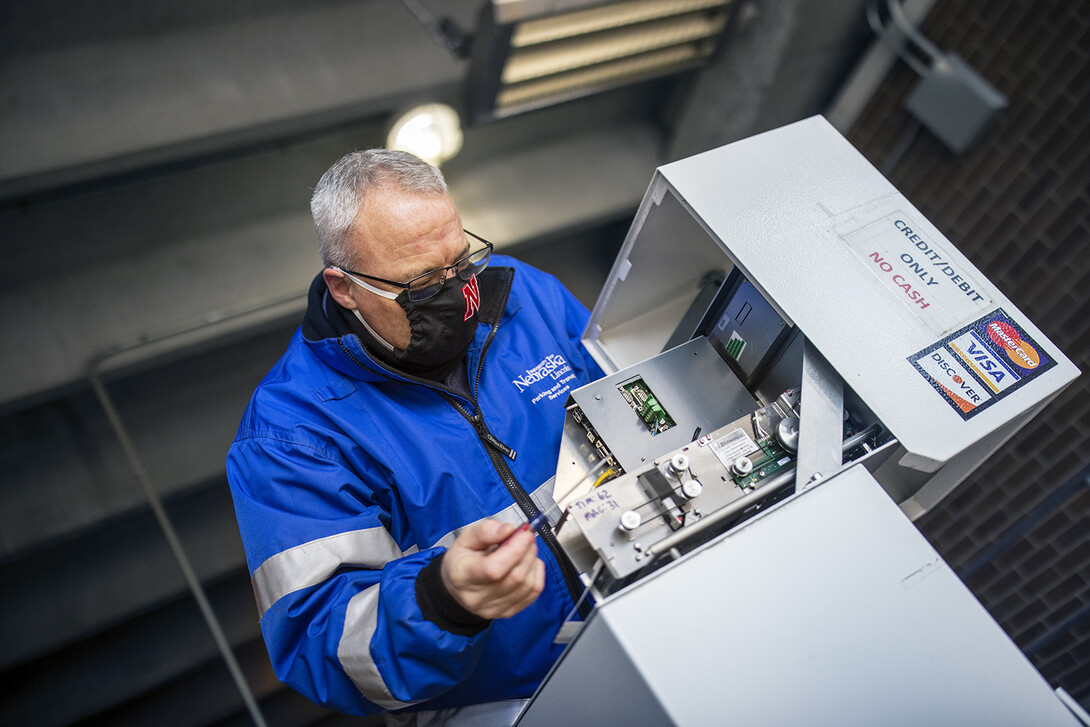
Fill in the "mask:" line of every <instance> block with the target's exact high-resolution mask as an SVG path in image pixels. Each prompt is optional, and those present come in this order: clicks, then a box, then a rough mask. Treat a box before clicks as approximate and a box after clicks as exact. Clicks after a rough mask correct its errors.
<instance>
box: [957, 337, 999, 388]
mask: <svg viewBox="0 0 1090 727" xmlns="http://www.w3.org/2000/svg"><path fill="white" fill-rule="evenodd" d="M965 353H967V354H968V355H969V358H971V359H972V360H973V361H975V362H976V365H977V366H978V367H979V368H980V370H981V371H983V372H984V373H985V374H987V375H988V376H991V377H992V378H993V379H995V383H996V384H1001V383H1002V382H1003V380H1004V379H1005V378H1007V372H1006V371H1005V370H1004V369H1003V367H1002V366H1000V365H999V364H998V363H997V362H996V360H995V359H994V358H992V354H991V352H990V351H988V349H986V348H984V347H983V346H978V345H977V343H976V341H969V346H968V347H967V348H966V350H965Z"/></svg>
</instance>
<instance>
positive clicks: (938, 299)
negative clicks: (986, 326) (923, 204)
mask: <svg viewBox="0 0 1090 727" xmlns="http://www.w3.org/2000/svg"><path fill="white" fill-rule="evenodd" d="M887 209H888V208H887ZM859 222H860V220H859V219H858V218H853V219H852V220H851V221H850V222H845V223H844V225H843V226H837V227H836V228H835V230H836V234H837V235H838V236H839V237H840V239H841V240H843V241H844V243H845V244H846V245H847V246H848V248H849V249H850V250H851V251H852V252H853V253H855V255H856V257H858V258H859V260H860V261H861V262H862V263H863V265H864V266H865V267H866V268H867V270H869V271H870V272H871V273H872V274H873V275H874V276H875V277H876V278H878V280H880V281H881V282H882V284H883V285H884V286H885V287H886V289H888V290H889V291H890V293H891V294H892V296H893V297H894V298H895V299H896V300H899V301H900V302H901V303H902V304H903V305H905V306H906V307H907V308H908V309H909V310H911V311H912V312H913V313H915V314H916V316H917V317H918V318H920V320H922V321H924V322H925V323H926V324H927V325H928V327H929V328H930V329H931V330H932V331H934V332H935V333H936V334H937V335H940V336H942V335H945V334H946V333H948V332H950V331H952V330H955V329H957V328H960V327H961V326H962V325H964V324H965V323H967V322H969V321H971V320H974V319H976V318H978V317H979V316H980V315H981V314H982V313H984V312H985V311H987V310H990V309H991V308H993V307H994V306H993V304H992V301H991V299H989V298H988V295H987V293H986V292H985V291H983V290H981V287H980V285H978V283H977V280H976V274H975V272H974V273H970V272H969V271H968V270H966V269H964V267H963V265H962V264H961V263H959V262H955V261H954V260H953V259H952V256H951V255H950V254H949V252H948V248H949V247H950V246H949V245H948V244H947V243H946V242H945V240H941V241H940V240H938V239H936V238H935V234H937V233H930V232H925V231H924V230H923V228H922V227H920V226H919V225H918V224H917V223H916V222H915V221H914V220H913V219H912V218H910V217H909V216H908V215H907V214H905V213H904V212H902V211H901V210H896V209H895V210H892V211H888V212H886V213H885V214H883V216H881V217H879V218H878V219H876V220H874V221H872V222H865V223H863V224H862V225H860V224H859ZM848 227H850V229H846V228H848Z"/></svg>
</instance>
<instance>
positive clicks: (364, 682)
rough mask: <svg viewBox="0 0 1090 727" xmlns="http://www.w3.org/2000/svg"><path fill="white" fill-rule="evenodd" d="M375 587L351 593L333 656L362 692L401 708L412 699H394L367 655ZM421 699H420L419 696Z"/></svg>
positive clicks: (384, 704) (374, 612) (375, 623)
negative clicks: (342, 631)
mask: <svg viewBox="0 0 1090 727" xmlns="http://www.w3.org/2000/svg"><path fill="white" fill-rule="evenodd" d="M378 590H379V586H378V585H374V586H371V587H370V588H368V589H367V590H364V591H360V592H359V593H357V594H356V595H354V596H352V599H351V600H350V601H349V602H348V610H347V611H346V612H345V615H344V633H343V634H341V641H340V643H339V644H338V645H337V659H338V660H339V661H340V662H341V668H342V669H344V673H345V674H347V675H348V678H349V679H351V680H352V683H353V684H355V685H356V688H358V689H359V690H360V691H361V692H363V696H365V697H367V698H368V699H369V700H371V701H372V702H374V703H375V704H377V705H378V706H380V707H382V708H383V709H388V710H393V709H403V708H405V707H408V706H411V705H413V704H416V702H402V701H400V700H397V699H394V697H393V695H392V694H390V690H389V689H387V687H386V682H384V681H383V680H382V674H380V673H379V671H378V665H377V664H375V660H374V659H372V658H371V637H372V636H374V635H375V629H376V628H377V627H378ZM420 701H422V700H420Z"/></svg>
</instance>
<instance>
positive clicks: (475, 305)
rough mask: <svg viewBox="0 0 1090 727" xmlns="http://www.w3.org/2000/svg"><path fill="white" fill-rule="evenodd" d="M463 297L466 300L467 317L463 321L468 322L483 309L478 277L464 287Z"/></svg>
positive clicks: (474, 277)
mask: <svg viewBox="0 0 1090 727" xmlns="http://www.w3.org/2000/svg"><path fill="white" fill-rule="evenodd" d="M462 297H463V298H465V299H466V317H465V318H463V319H462V320H463V321H468V320H469V319H470V318H472V317H473V314H474V313H476V312H477V310H478V309H479V308H480V307H481V289H480V288H478V287H477V276H476V275H474V276H473V277H472V278H470V279H469V282H468V283H466V284H465V285H463V286H462Z"/></svg>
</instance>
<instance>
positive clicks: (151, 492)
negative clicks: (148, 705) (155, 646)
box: [88, 372, 266, 727]
mask: <svg viewBox="0 0 1090 727" xmlns="http://www.w3.org/2000/svg"><path fill="white" fill-rule="evenodd" d="M88 379H89V380H90V382H91V387H92V388H93V389H94V390H95V396H96V397H97V398H98V402H99V404H101V405H102V409H103V411H105V412H106V418H107V419H108V420H109V421H110V428H111V429H112V430H113V432H114V436H116V437H117V441H118V443H119V444H120V445H121V449H122V451H123V452H124V453H125V459H126V461H128V463H129V469H131V470H132V473H133V475H135V476H136V481H137V483H139V485H140V489H141V490H143V492H144V497H145V498H147V501H148V504H149V505H150V506H151V511H152V512H153V513H154V514H155V519H156V521H157V522H158V523H159V528H160V529H161V530H162V531H163V535H164V536H165V537H166V539H167V543H168V544H169V545H170V550H171V552H172V553H173V554H174V559H175V560H177V561H178V567H179V568H181V570H182V575H183V576H185V581H186V584H187V585H188V586H189V590H190V592H191V593H192V594H193V598H194V599H196V601H197V605H198V606H199V607H200V609H201V614H202V615H203V616H204V620H205V622H206V623H207V625H208V630H209V631H211V632H212V638H213V639H214V640H215V642H216V647H217V648H218V649H219V651H220V655H221V656H222V657H223V660H224V662H226V664H227V669H228V671H230V672H231V678H232V679H233V680H234V682H235V686H237V687H238V691H239V693H241V694H242V701H244V702H245V703H246V709H247V711H249V713H250V717H251V718H253V720H254V724H255V725H257V727H266V723H265V717H264V716H263V715H262V714H261V709H260V707H258V704H257V700H256V699H255V698H254V694H253V691H252V690H251V689H250V685H249V684H248V683H247V682H246V677H245V676H244V675H243V674H242V669H241V668H240V667H239V665H238V661H237V660H236V659H235V653H234V651H232V650H231V645H230V644H229V643H228V642H227V637H226V636H225V635H224V633H223V627H222V626H220V622H219V619H218V618H217V617H216V613H215V611H213V610H212V604H210V603H209V602H208V596H207V595H206V594H205V592H204V587H203V586H201V582H200V579H199V578H197V573H196V571H194V570H193V565H192V564H191V563H190V562H189V556H188V555H186V552H185V548H184V547H183V546H182V541H181V539H179V538H178V533H177V531H175V529H174V525H173V523H171V521H170V517H169V516H168V515H167V511H166V508H164V507H163V501H162V499H160V497H159V493H158V492H157V491H156V490H155V487H154V486H153V485H152V483H151V479H150V478H149V477H148V474H147V470H145V469H144V463H143V461H142V460H141V459H140V455H139V454H138V453H137V451H136V447H135V445H133V442H132V438H131V437H129V433H128V432H127V431H126V430H125V425H124V424H123V423H122V421H121V415H120V414H118V412H117V408H116V407H115V406H114V404H113V400H112V399H111V398H110V394H109V392H107V391H106V387H105V385H104V384H103V383H102V379H100V378H99V376H98V374H97V373H96V372H91V373H89V375H88Z"/></svg>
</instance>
